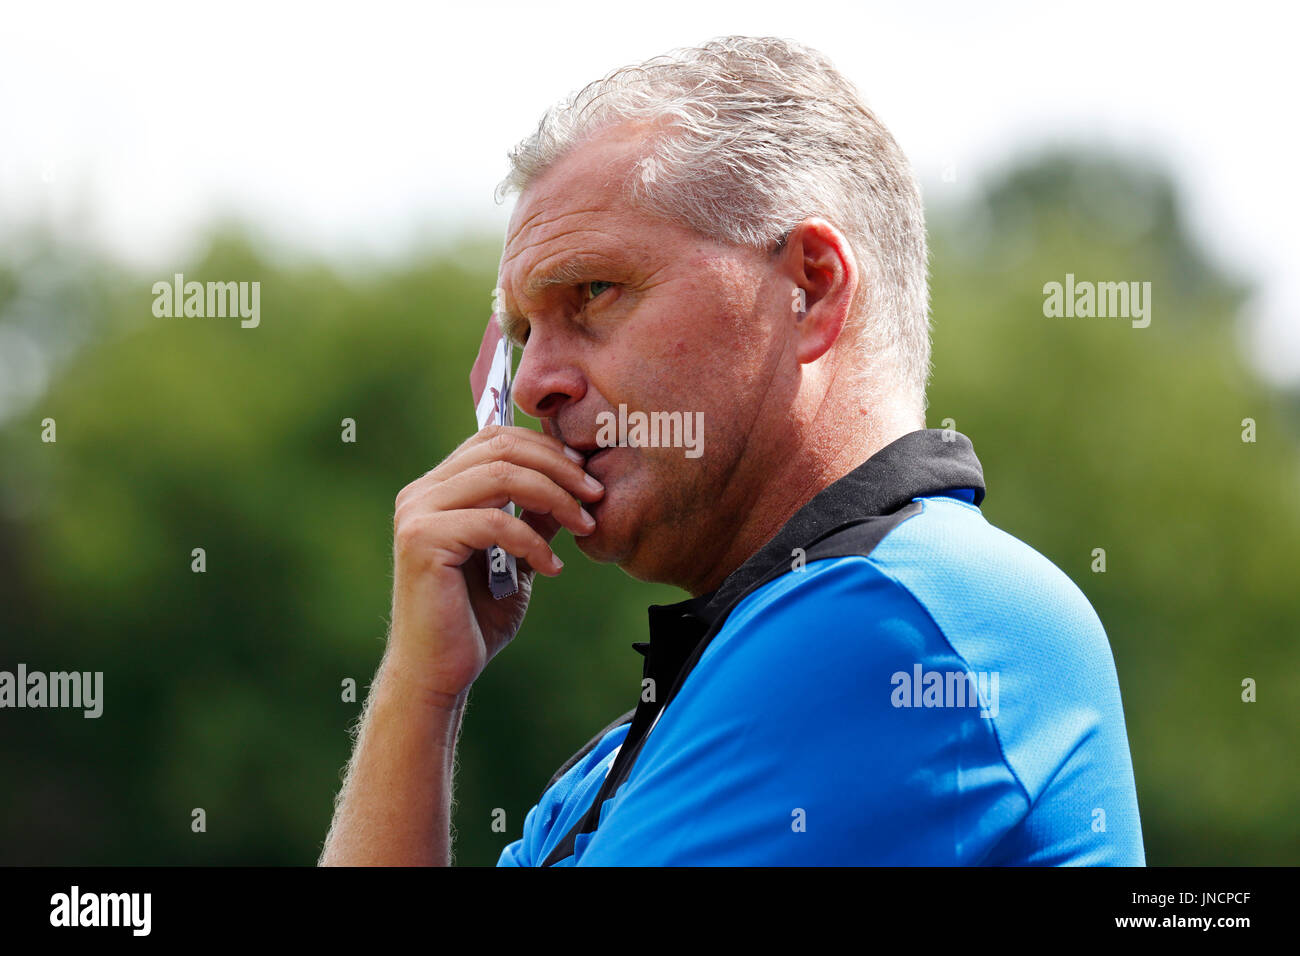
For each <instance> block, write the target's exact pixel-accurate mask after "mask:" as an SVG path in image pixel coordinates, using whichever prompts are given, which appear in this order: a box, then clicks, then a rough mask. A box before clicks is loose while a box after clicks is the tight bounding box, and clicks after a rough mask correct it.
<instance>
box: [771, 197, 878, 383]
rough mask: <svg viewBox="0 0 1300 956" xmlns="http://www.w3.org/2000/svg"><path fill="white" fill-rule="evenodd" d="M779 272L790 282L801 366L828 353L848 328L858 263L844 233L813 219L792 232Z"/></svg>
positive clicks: (824, 222) (785, 247)
mask: <svg viewBox="0 0 1300 956" xmlns="http://www.w3.org/2000/svg"><path fill="white" fill-rule="evenodd" d="M777 268H778V270H779V271H780V272H781V273H782V274H783V275H784V276H785V277H786V278H787V279H789V280H790V282H791V286H790V327H791V329H792V331H793V334H794V335H795V336H796V340H797V341H796V345H795V356H796V357H797V358H798V360H799V361H800V362H801V363H808V362H815V361H817V359H819V358H821V357H822V356H823V355H825V354H826V353H827V352H828V351H829V350H830V347H831V346H832V345H834V344H835V342H836V340H837V339H839V337H840V333H841V332H842V331H843V330H844V324H845V323H846V322H847V321H848V317H849V309H850V307H851V305H852V303H853V294H854V292H856V291H857V288H858V279H859V276H858V263H857V259H856V258H854V255H853V249H852V247H850V246H849V241H848V239H847V238H845V236H844V233H842V232H840V231H839V229H837V228H835V226H833V225H831V223H829V222H827V221H826V220H825V219H821V218H809V219H805V220H804V221H803V222H801V223H799V225H797V226H795V227H794V228H793V229H792V230H790V233H789V235H788V236H787V238H786V241H785V246H784V248H783V249H782V250H781V252H780V253H779V258H778V264H777Z"/></svg>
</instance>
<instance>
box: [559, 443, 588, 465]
mask: <svg viewBox="0 0 1300 956" xmlns="http://www.w3.org/2000/svg"><path fill="white" fill-rule="evenodd" d="M564 453H565V454H566V455H568V456H569V457H570V458H572V459H573V460H574V461H576V462H577V463H578V464H580V465H581V464H582V463H583V462H584V461H586V460H587V459H586V456H585V455H583V453H582V452H580V451H578V449H576V448H570V447H569V446H568V445H565V446H564Z"/></svg>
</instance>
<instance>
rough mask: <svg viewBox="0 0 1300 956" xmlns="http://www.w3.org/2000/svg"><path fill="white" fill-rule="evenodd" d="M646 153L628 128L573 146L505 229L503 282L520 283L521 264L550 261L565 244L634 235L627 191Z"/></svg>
mask: <svg viewBox="0 0 1300 956" xmlns="http://www.w3.org/2000/svg"><path fill="white" fill-rule="evenodd" d="M647 148H648V146H647V144H646V143H645V142H644V140H643V138H642V137H640V136H638V135H636V134H635V133H633V132H631V131H630V130H628V129H625V128H615V129H612V130H608V131H606V132H605V133H603V134H600V135H598V136H596V137H593V138H592V139H590V140H588V141H586V142H584V143H582V144H580V145H578V146H576V147H574V148H573V149H572V150H570V151H569V152H568V153H567V154H565V155H564V156H562V157H561V158H560V159H559V160H557V161H556V163H555V164H554V165H553V166H551V167H550V168H549V169H547V170H546V171H545V172H543V173H542V174H541V175H540V176H538V177H537V178H536V179H535V180H534V181H533V182H532V183H530V184H529V186H528V188H527V189H525V190H524V192H523V193H522V194H521V195H520V197H519V201H518V202H517V203H516V205H515V209H514V212H513V213H512V214H511V216H510V224H509V226H507V228H506V241H505V245H504V247H503V250H502V255H501V266H502V269H501V271H502V273H503V278H504V277H505V276H504V273H506V272H507V271H509V272H511V273H515V276H514V277H515V278H516V279H518V278H521V276H520V275H519V274H518V268H517V266H518V264H519V263H522V262H526V261H527V260H528V259H530V258H535V257H537V256H545V255H546V254H547V252H553V251H554V247H557V246H559V245H561V244H563V243H564V242H565V241H566V240H567V241H569V242H571V243H572V242H580V241H582V240H583V239H584V238H586V239H588V240H591V239H596V238H599V237H600V236H601V235H606V236H619V234H621V233H624V232H627V231H631V230H634V229H635V228H636V227H635V220H636V219H637V218H638V216H637V212H636V210H635V209H633V207H632V206H631V205H630V203H629V202H628V200H627V196H626V189H625V187H626V184H627V177H628V176H629V175H631V174H633V173H634V171H635V168H636V167H637V165H638V164H639V162H640V159H641V157H642V156H643V154H644V153H645V151H646V150H647ZM530 253H531V254H532V255H531V256H530V255H529V254H530Z"/></svg>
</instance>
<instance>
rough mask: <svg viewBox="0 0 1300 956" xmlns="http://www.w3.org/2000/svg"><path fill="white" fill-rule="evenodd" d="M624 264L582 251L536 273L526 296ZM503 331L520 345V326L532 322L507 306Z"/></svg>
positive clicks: (502, 319) (526, 285)
mask: <svg viewBox="0 0 1300 956" xmlns="http://www.w3.org/2000/svg"><path fill="white" fill-rule="evenodd" d="M620 268H621V266H620V264H619V263H617V262H616V261H615V260H613V259H612V258H611V257H609V256H605V255H596V254H593V253H579V254H577V255H572V256H569V257H568V258H566V259H563V260H561V261H560V262H558V263H556V264H555V265H554V266H551V267H550V268H548V269H546V270H545V271H544V272H541V273H538V274H537V275H534V276H533V277H532V278H531V279H529V280H528V281H527V282H526V283H524V298H533V297H534V296H537V295H540V294H541V293H542V292H544V291H546V290H547V289H550V288H554V287H555V286H572V285H581V284H582V283H583V282H587V281H589V280H590V279H591V277H593V276H595V275H598V274H600V273H606V274H608V273H611V272H612V271H614V270H616V269H620ZM497 322H499V323H500V325H501V332H502V334H504V335H505V337H506V338H508V339H510V340H511V341H512V342H514V343H515V344H519V343H520V342H521V341H522V339H521V338H520V335H519V332H520V329H521V328H522V327H523V326H524V325H526V324H527V323H528V320H527V319H525V318H524V317H523V316H522V315H520V314H519V313H517V312H515V311H514V310H513V309H511V308H510V307H509V306H503V307H502V309H501V312H500V313H499V314H498V315H497Z"/></svg>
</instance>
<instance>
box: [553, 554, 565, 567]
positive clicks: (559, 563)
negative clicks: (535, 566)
mask: <svg viewBox="0 0 1300 956" xmlns="http://www.w3.org/2000/svg"><path fill="white" fill-rule="evenodd" d="M551 563H552V564H554V565H555V570H557V571H558V570H560V568H562V567H564V562H563V561H561V560H560V556H559V555H558V554H556V553H555V552H554V551H552V552H551Z"/></svg>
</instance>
